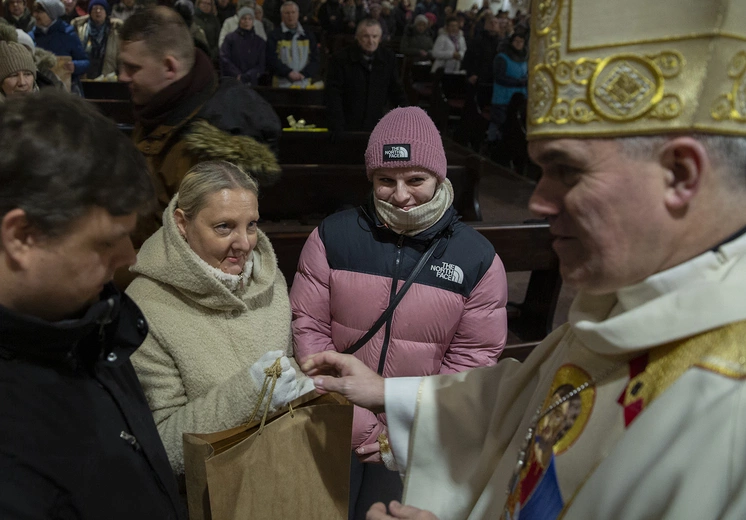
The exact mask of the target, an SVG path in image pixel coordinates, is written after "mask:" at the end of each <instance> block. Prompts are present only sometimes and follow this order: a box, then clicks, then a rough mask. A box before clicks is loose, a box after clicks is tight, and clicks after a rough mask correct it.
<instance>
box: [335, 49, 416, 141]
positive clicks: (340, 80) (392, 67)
mask: <svg viewBox="0 0 746 520" xmlns="http://www.w3.org/2000/svg"><path fill="white" fill-rule="evenodd" d="M370 65H371V67H370V70H369V68H368V66H367V62H366V60H365V59H364V58H363V50H362V49H361V48H360V46H359V45H357V44H355V45H351V46H349V47H346V48H344V49H342V50H340V51H339V52H337V53H336V54H335V55H334V56H333V57H332V59H331V62H330V63H329V71H328V73H327V78H326V85H325V89H324V96H325V100H326V108H327V121H328V122H329V129H330V130H331V131H332V132H340V131H354V130H373V128H374V127H375V126H376V124H377V123H378V121H379V120H380V119H381V118H382V117H383V115H384V114H385V111H386V102H387V101H388V103H389V104H390V106H391V108H394V107H397V106H402V107H403V106H407V98H406V96H405V95H404V90H403V89H402V86H401V82H400V81H399V73H398V70H397V67H396V56H395V55H394V53H393V52H392V51H390V50H389V49H386V48H384V47H378V49H377V50H376V52H374V53H373V60H372V62H371V63H370Z"/></svg>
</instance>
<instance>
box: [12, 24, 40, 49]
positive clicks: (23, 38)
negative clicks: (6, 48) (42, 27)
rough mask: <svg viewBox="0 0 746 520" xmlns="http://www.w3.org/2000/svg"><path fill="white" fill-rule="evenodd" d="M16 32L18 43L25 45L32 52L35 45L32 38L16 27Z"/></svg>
mask: <svg viewBox="0 0 746 520" xmlns="http://www.w3.org/2000/svg"><path fill="white" fill-rule="evenodd" d="M16 34H17V35H18V43H20V44H21V45H25V46H26V48H27V49H28V50H30V51H31V52H34V49H35V48H36V45H35V44H34V40H32V39H31V36H29V35H28V34H27V33H25V32H23V31H22V30H21V29H16Z"/></svg>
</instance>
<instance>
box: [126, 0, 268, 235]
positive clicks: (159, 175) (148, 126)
mask: <svg viewBox="0 0 746 520" xmlns="http://www.w3.org/2000/svg"><path fill="white" fill-rule="evenodd" d="M120 37H121V40H122V43H121V47H120V49H121V51H120V53H119V62H120V70H119V79H120V81H124V82H127V83H129V88H130V92H131V93H132V102H133V104H134V109H135V121H136V123H135V129H134V132H133V135H132V138H133V140H134V142H135V145H136V146H137V148H138V149H139V150H140V151H141V152H142V153H143V154H144V155H145V158H146V160H147V161H148V165H149V166H150V170H151V172H152V176H153V181H154V183H155V188H156V195H157V197H158V204H159V207H158V208H157V209H156V210H154V211H153V212H152V213H150V214H149V215H146V216H143V217H142V218H141V220H140V223H139V224H138V230H137V233H136V234H135V237H134V240H135V246H139V245H141V244H142V242H144V241H145V240H146V239H147V238H148V237H149V236H150V235H151V234H152V233H153V232H155V230H156V229H158V228H159V227H160V225H161V217H162V215H163V210H164V209H165V208H166V206H168V203H169V202H170V200H171V197H173V195H174V194H175V193H176V191H177V190H178V187H179V183H180V182H181V179H182V178H183V177H184V175H185V174H186V173H187V172H188V171H189V169H190V168H191V167H192V166H194V165H195V164H197V163H199V162H201V161H206V160H227V161H230V162H232V163H234V164H236V165H238V166H239V167H241V168H242V169H243V170H244V171H246V172H248V173H251V174H252V175H254V176H255V177H256V178H257V180H258V181H259V183H260V185H267V184H270V183H272V182H274V181H275V180H276V179H277V177H278V176H279V173H280V168H279V166H278V164H277V159H276V158H275V155H274V153H273V152H274V151H275V150H276V149H277V146H278V141H279V138H280V134H281V133H282V126H281V124H280V118H279V117H278V116H277V114H276V113H275V112H274V110H273V109H272V107H271V106H270V105H269V103H267V102H266V101H265V100H264V99H263V98H262V97H261V96H260V95H259V94H257V93H256V91H254V90H253V89H251V88H250V87H248V86H246V85H243V84H242V83H241V82H239V81H238V80H236V79H229V78H228V79H225V80H224V81H223V82H222V83H220V84H219V85H218V81H217V77H216V74H215V71H214V70H213V68H212V64H211V63H210V59H209V58H208V57H207V55H205V53H203V52H202V51H200V50H197V49H195V48H194V45H193V43H192V37H191V35H190V34H189V29H188V28H187V26H186V24H185V23H184V21H183V20H182V19H181V17H180V16H179V15H178V14H177V13H176V12H174V11H172V10H171V9H168V8H167V7H162V6H161V7H154V8H149V9H146V10H143V11H140V12H137V13H135V14H133V15H132V16H131V17H130V18H129V19H128V20H127V21H126V22H125V23H124V26H122V30H121V33H120Z"/></svg>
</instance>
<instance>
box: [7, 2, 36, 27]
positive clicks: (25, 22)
mask: <svg viewBox="0 0 746 520" xmlns="http://www.w3.org/2000/svg"><path fill="white" fill-rule="evenodd" d="M5 19H6V20H8V23H9V24H10V25H12V26H13V27H15V28H16V29H20V30H22V31H23V32H31V31H33V30H34V27H36V20H35V19H34V17H33V16H32V15H31V11H29V9H28V7H27V8H25V9H24V10H23V14H22V15H21V17H20V18H19V19H18V20H16V19H15V18H13V17H12V16H11V14H10V13H8V12H7V8H6V12H5Z"/></svg>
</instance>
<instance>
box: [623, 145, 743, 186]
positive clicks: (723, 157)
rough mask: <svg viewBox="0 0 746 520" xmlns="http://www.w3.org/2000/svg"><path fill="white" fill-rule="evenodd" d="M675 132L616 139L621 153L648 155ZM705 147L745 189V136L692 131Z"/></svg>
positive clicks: (737, 184)
mask: <svg viewBox="0 0 746 520" xmlns="http://www.w3.org/2000/svg"><path fill="white" fill-rule="evenodd" d="M675 137H676V135H674V134H671V135H662V136H659V135H654V136H636V137H622V138H617V139H615V140H616V141H617V142H618V143H619V145H620V146H621V150H622V153H624V154H626V155H628V156H630V157H633V158H636V159H647V158H651V157H652V156H653V155H654V154H655V153H656V152H657V150H659V149H660V147H661V146H663V145H664V144H665V143H666V142H668V141H670V140H671V139H673V138H675ZM691 137H693V138H694V139H696V140H697V141H699V142H700V143H701V144H702V145H703V146H704V147H705V149H706V150H707V153H708V154H709V156H710V160H711V161H712V164H713V166H714V167H715V168H717V169H722V170H724V171H725V172H726V175H727V176H728V177H729V181H730V183H731V184H732V186H733V187H734V188H736V189H743V190H746V137H741V136H730V135H714V134H693V135H692V136H691Z"/></svg>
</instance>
